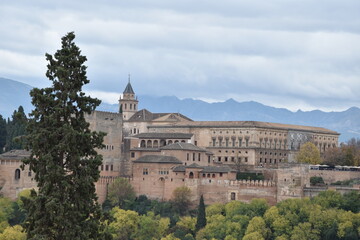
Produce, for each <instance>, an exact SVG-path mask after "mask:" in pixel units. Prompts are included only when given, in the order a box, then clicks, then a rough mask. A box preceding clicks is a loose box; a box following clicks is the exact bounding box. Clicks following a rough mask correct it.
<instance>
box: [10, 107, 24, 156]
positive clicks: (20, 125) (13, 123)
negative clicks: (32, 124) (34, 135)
mask: <svg viewBox="0 0 360 240" xmlns="http://www.w3.org/2000/svg"><path fill="white" fill-rule="evenodd" d="M11 118H12V119H11V120H8V122H7V125H6V131H7V137H6V146H5V149H6V151H9V150H12V149H24V148H25V141H24V136H25V134H26V125H27V121H28V119H27V117H26V114H25V112H24V108H23V107H22V106H19V108H18V110H15V111H14V113H13V115H12V116H11Z"/></svg>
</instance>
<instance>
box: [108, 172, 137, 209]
mask: <svg viewBox="0 0 360 240" xmlns="http://www.w3.org/2000/svg"><path fill="white" fill-rule="evenodd" d="M108 198H109V200H110V202H111V204H112V205H113V206H119V207H124V206H125V203H126V202H131V201H133V200H134V199H135V191H134V188H133V186H132V185H131V184H130V182H129V180H128V179H126V178H117V179H116V180H115V181H114V182H113V183H111V184H110V185H109V188H108Z"/></svg>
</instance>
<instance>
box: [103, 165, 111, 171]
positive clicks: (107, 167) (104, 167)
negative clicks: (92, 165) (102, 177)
mask: <svg viewBox="0 0 360 240" xmlns="http://www.w3.org/2000/svg"><path fill="white" fill-rule="evenodd" d="M104 170H105V171H114V166H113V165H101V166H100V171H104Z"/></svg>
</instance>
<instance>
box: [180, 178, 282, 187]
mask: <svg viewBox="0 0 360 240" xmlns="http://www.w3.org/2000/svg"><path fill="white" fill-rule="evenodd" d="M186 183H187V185H197V184H200V185H218V186H224V187H225V186H226V187H227V186H231V187H241V186H251V187H275V186H276V182H275V181H271V180H215V179H186Z"/></svg>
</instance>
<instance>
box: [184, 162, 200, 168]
mask: <svg viewBox="0 0 360 240" xmlns="http://www.w3.org/2000/svg"><path fill="white" fill-rule="evenodd" d="M186 168H203V167H202V166H200V165H199V164H196V163H193V164H190V165H189V166H187V167H186Z"/></svg>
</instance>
